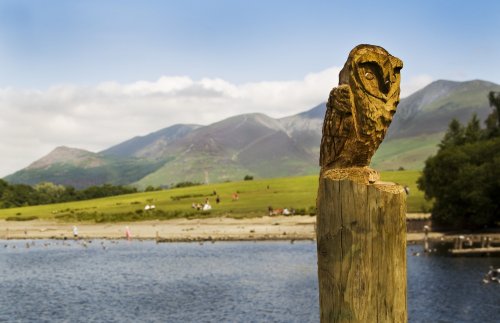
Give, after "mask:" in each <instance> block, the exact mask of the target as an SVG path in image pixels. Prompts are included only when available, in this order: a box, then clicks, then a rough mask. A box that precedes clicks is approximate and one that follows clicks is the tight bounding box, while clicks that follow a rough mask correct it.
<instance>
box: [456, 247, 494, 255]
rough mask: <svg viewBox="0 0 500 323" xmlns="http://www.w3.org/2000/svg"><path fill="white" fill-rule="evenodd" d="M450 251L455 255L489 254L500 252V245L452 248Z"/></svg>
mask: <svg viewBox="0 0 500 323" xmlns="http://www.w3.org/2000/svg"><path fill="white" fill-rule="evenodd" d="M449 251H450V253H451V254H453V255H487V254H492V253H500V247H488V248H465V249H450V250H449Z"/></svg>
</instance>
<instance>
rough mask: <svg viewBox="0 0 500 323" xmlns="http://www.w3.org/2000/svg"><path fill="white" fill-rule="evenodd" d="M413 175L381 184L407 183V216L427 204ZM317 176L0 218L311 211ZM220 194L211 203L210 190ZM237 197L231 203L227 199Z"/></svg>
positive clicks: (6, 212)
mask: <svg viewBox="0 0 500 323" xmlns="http://www.w3.org/2000/svg"><path fill="white" fill-rule="evenodd" d="M418 176H419V172H418V171H395V172H383V173H382V180H384V181H392V182H396V183H399V184H401V185H408V186H409V188H410V195H409V196H408V212H421V211H422V209H424V210H427V209H428V208H429V206H430V204H429V203H428V202H426V201H424V199H423V193H422V192H420V191H418V189H417V187H416V184H415V183H416V180H417V178H418ZM317 188H318V176H317V175H313V176H302V177H289V178H274V179H261V180H253V181H241V182H231V183H220V184H210V185H200V186H192V187H185V188H178V189H170V190H163V191H156V192H145V193H135V194H129V195H121V196H114V197H109V198H102V199H95V200H89V201H81V202H70V203H61V204H51V205H41V206H32V207H22V208H13V209H3V210H0V219H6V218H9V217H14V218H20V219H23V218H30V217H37V218H39V219H57V220H60V221H64V222H74V221H98V222H111V221H140V220H150V219H169V218H175V217H197V216H204V217H205V216H231V217H249V216H263V215H266V214H267V209H268V207H269V206H272V207H273V208H285V207H287V208H294V209H295V210H297V211H300V212H301V213H306V214H309V213H310V212H314V207H315V204H316V192H317ZM214 191H216V193H217V195H219V196H220V199H221V203H220V204H216V203H215V198H216V196H214V195H213V192H214ZM234 193H237V194H238V197H239V198H238V200H235V201H233V199H232V195H233V194H234ZM207 198H208V199H209V201H210V203H211V205H212V206H213V209H212V211H211V212H209V213H205V212H201V211H196V210H194V209H192V208H191V205H192V204H193V203H203V202H204V201H205V200H206V199H207ZM150 204H154V205H155V206H156V209H155V211H145V210H144V207H145V206H146V205H150Z"/></svg>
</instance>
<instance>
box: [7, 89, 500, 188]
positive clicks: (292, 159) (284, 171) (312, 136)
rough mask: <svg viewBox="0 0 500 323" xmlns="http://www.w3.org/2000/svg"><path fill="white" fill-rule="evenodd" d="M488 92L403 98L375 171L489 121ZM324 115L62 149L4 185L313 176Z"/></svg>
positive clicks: (406, 163)
mask: <svg viewBox="0 0 500 323" xmlns="http://www.w3.org/2000/svg"><path fill="white" fill-rule="evenodd" d="M489 91H500V85H497V84H495V83H492V82H488V81H482V80H471V81H465V82H456V81H447V80H437V81H435V82H432V83H431V84H429V85H427V86H425V87H424V88H422V89H420V90H418V91H417V92H415V93H413V94H412V95H410V96H408V97H406V98H403V99H401V102H400V104H399V106H398V111H397V112H396V114H395V116H394V119H393V122H392V124H391V126H390V128H389V130H388V133H387V136H386V139H385V140H384V142H383V143H382V145H381V146H380V148H379V150H378V151H377V154H376V155H375V156H374V158H373V161H372V166H374V167H377V168H379V169H383V170H387V169H397V168H401V167H403V168H408V167H409V168H421V167H422V166H423V162H424V160H425V158H426V157H427V156H429V155H430V154H432V153H434V152H435V150H436V144H437V143H438V142H439V140H440V137H441V136H442V134H443V132H444V131H445V130H446V129H447V127H448V124H449V122H450V121H451V119H452V118H457V119H458V120H460V121H461V122H462V123H464V122H467V121H468V120H469V119H470V117H471V115H472V114H473V113H476V114H478V116H479V118H480V119H481V120H484V118H485V117H486V116H487V115H488V114H489V112H491V108H490V107H489V102H488V98H487V93H488V92H489ZM325 111H326V103H325V102H322V103H320V104H318V105H316V106H315V107H313V108H311V109H309V110H306V111H304V112H301V113H298V114H295V115H291V116H286V117H283V118H278V119H275V118H271V117H269V116H267V115H265V114H263V113H248V114H242V115H235V116H232V117H229V118H226V119H223V120H220V121H217V122H214V123H212V124H210V125H206V126H202V125H194V124H176V125H172V126H169V127H166V128H163V129H160V130H157V131H154V132H152V133H150V134H148V135H145V136H136V137H133V138H131V139H129V140H126V141H124V142H122V143H118V144H116V145H113V146H111V147H109V148H107V149H105V150H102V151H100V152H97V153H93V152H89V151H85V150H82V149H77V148H70V147H57V148H56V149H54V150H53V151H52V152H51V153H49V154H48V155H46V156H44V157H42V158H40V159H39V160H37V161H35V162H33V163H32V164H30V166H28V167H27V168H25V169H22V170H20V171H18V172H16V173H14V174H11V175H9V176H7V177H6V178H5V179H6V180H8V181H10V182H13V183H27V184H36V181H44V180H50V181H53V182H54V183H57V184H64V185H72V184H73V182H74V183H76V185H75V186H78V187H84V186H85V185H88V183H90V182H91V183H93V185H94V184H100V183H101V184H102V183H104V182H105V181H107V182H110V183H112V184H117V183H120V184H132V185H136V186H138V187H141V188H142V187H146V186H148V185H154V186H169V185H172V184H174V183H177V182H182V181H193V182H213V181H227V180H236V179H241V178H243V176H245V175H253V176H257V177H276V176H291V175H304V174H311V173H314V172H317V171H318V170H319V167H318V156H319V148H320V140H321V130H322V125H323V117H324V115H325ZM85 176H88V178H85ZM82 183H83V184H82Z"/></svg>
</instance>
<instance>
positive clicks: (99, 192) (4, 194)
mask: <svg viewBox="0 0 500 323" xmlns="http://www.w3.org/2000/svg"><path fill="white" fill-rule="evenodd" d="M135 192H137V189H136V188H133V187H126V186H121V185H118V186H115V185H111V184H104V185H100V186H90V187H88V188H86V189H83V190H76V189H75V188H74V187H72V186H63V185H57V184H54V183H50V182H43V183H40V184H37V185H35V186H30V185H26V184H9V183H8V182H6V181H4V180H2V179H0V208H11V207H19V206H29V205H41V204H51V203H61V202H71V201H83V200H90V199H95V198H100V197H107V196H115V195H121V194H129V193H135Z"/></svg>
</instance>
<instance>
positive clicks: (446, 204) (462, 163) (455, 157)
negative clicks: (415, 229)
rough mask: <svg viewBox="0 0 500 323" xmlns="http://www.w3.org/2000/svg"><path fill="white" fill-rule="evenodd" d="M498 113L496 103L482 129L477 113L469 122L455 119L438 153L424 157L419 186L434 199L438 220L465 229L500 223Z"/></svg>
mask: <svg viewBox="0 0 500 323" xmlns="http://www.w3.org/2000/svg"><path fill="white" fill-rule="evenodd" d="M495 98H498V97H495ZM498 103H499V102H497V103H495V104H498ZM496 113H498V110H497V109H495V110H494V111H493V112H492V114H491V115H490V116H489V117H488V119H487V121H486V124H487V127H486V129H481V127H480V124H479V119H478V118H477V116H476V115H474V116H473V117H472V118H471V120H470V121H469V123H468V124H467V126H466V127H465V128H464V127H463V126H462V125H461V124H460V123H459V122H458V121H457V120H453V121H452V122H451V123H450V125H449V128H448V131H447V132H446V134H445V136H444V138H443V140H442V141H441V143H440V144H439V150H438V152H437V154H436V155H435V156H432V157H430V158H428V159H427V160H426V162H425V167H424V170H423V174H422V176H421V177H420V178H419V180H418V186H419V188H420V189H421V190H423V191H424V192H425V196H426V198H427V199H433V200H434V206H433V209H432V219H433V221H435V222H436V223H438V224H442V225H448V226H450V227H455V228H467V229H477V228H485V227H493V226H497V225H498V224H499V222H500V198H498V196H499V194H500V135H499V133H500V132H499V131H498V128H499V125H498V122H496V116H495V114H496ZM492 115H493V116H492ZM492 120H495V123H494V124H493V123H492ZM488 122H490V123H488Z"/></svg>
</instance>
